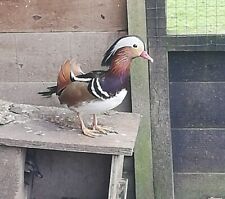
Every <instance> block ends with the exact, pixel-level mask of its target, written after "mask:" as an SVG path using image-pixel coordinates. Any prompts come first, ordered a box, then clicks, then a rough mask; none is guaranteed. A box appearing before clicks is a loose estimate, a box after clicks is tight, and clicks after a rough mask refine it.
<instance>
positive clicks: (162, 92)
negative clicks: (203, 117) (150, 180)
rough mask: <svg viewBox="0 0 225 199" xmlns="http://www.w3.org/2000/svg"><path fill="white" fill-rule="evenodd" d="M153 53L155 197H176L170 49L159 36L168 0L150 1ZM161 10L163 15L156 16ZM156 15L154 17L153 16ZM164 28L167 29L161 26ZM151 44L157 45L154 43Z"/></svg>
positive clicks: (149, 27) (148, 7)
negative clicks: (170, 106) (171, 122)
mask: <svg viewBox="0 0 225 199" xmlns="http://www.w3.org/2000/svg"><path fill="white" fill-rule="evenodd" d="M146 3H147V16H148V21H147V24H148V29H152V31H151V32H149V33H148V39H149V47H150V53H151V55H152V56H153V58H154V63H153V64H151V71H150V96H151V125H152V145H153V168H154V191H155V199H162V198H170V199H173V198H174V180H173V162H172V141H171V128H170V112H169V104H170V103H169V78H168V58H167V54H168V52H167V49H166V48H164V47H162V46H160V43H159V38H160V37H163V36H165V35H166V11H165V8H166V1H165V0H154V1H147V2H146ZM159 9H160V13H161V15H160V17H159V16H158V15H157V14H158V11H159ZM152 15H153V16H154V17H153V19H152V20H150V19H151V16H152ZM153 20H155V22H154V23H151V22H152V21H153ZM159 27H164V28H162V29H161V28H159ZM151 43H153V44H155V45H153V46H151Z"/></svg>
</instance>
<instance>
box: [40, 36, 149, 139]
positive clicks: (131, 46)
mask: <svg viewBox="0 0 225 199" xmlns="http://www.w3.org/2000/svg"><path fill="white" fill-rule="evenodd" d="M144 46H145V45H144V42H143V41H142V40H141V38H139V37H138V36H124V37H121V38H119V39H118V40H117V41H115V42H114V43H113V44H112V45H111V46H110V47H109V49H108V50H107V51H106V52H105V54H104V57H103V60H102V63H101V65H102V66H108V67H109V68H108V70H106V71H104V70H96V71H91V72H88V73H84V72H83V71H82V70H81V68H80V66H79V65H78V64H77V63H76V62H75V61H74V60H71V61H69V60H67V61H65V63H64V64H63V65H62V66H61V68H60V71H59V73H58V79H57V86H53V87H48V91H46V92H39V94H42V95H43V96H46V97H49V96H51V95H52V94H54V93H56V94H57V95H58V99H59V101H60V103H61V104H66V105H67V106H68V107H69V108H70V109H71V110H73V111H75V112H76V113H77V116H78V118H79V122H80V128H81V130H82V132H83V134H84V135H87V136H89V137H95V136H96V135H97V134H99V133H103V134H107V131H108V130H109V129H107V128H105V127H102V126H100V125H98V123H97V117H96V114H97V113H104V112H106V111H108V110H111V109H113V108H115V107H117V106H118V105H120V104H121V103H122V101H123V100H124V98H125V97H126V94H127V86H128V83H129V77H130V67H131V62H132V59H134V58H136V57H142V58H144V59H147V60H150V61H151V62H153V59H152V58H151V57H150V56H149V54H148V53H147V52H146V51H145V47H144ZM83 114H93V123H92V127H91V128H87V127H86V126H85V124H84V121H83V119H82V115H83Z"/></svg>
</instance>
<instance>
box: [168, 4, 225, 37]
mask: <svg viewBox="0 0 225 199" xmlns="http://www.w3.org/2000/svg"><path fill="white" fill-rule="evenodd" d="M167 34H169V35H190V34H191V35H193V34H201V35H208V34H225V1H224V0H167Z"/></svg>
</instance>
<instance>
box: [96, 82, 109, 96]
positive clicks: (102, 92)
mask: <svg viewBox="0 0 225 199" xmlns="http://www.w3.org/2000/svg"><path fill="white" fill-rule="evenodd" d="M96 84H97V87H98V90H99V91H100V92H101V94H102V95H104V96H105V97H109V94H108V93H107V92H106V91H103V90H102V87H101V85H100V83H99V79H98V78H97V79H96Z"/></svg>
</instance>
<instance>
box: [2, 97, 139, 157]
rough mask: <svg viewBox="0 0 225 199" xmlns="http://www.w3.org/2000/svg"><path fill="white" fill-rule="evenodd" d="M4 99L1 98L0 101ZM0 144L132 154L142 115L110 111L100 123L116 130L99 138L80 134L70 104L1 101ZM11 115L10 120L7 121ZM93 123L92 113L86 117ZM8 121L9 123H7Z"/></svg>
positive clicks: (103, 116)
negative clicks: (58, 106) (44, 104)
mask: <svg viewBox="0 0 225 199" xmlns="http://www.w3.org/2000/svg"><path fill="white" fill-rule="evenodd" d="M0 102H1V101H0ZM1 104H4V105H3V106H2V107H5V108H4V110H1V112H0V118H1V119H0V122H1V121H2V122H3V118H4V117H5V118H6V119H5V120H6V121H5V123H6V124H5V125H0V144H1V145H6V146H15V147H25V148H38V149H51V150H62V151H74V152H87V153H100V154H115V155H126V156H131V155H132V153H133V150H134V145H135V139H136V136H137V132H138V126H139V121H140V116H139V115H138V114H132V113H119V112H114V111H113V112H110V113H107V114H104V115H100V116H99V117H98V119H99V123H100V124H102V125H105V126H109V127H112V129H113V130H114V131H115V132H117V133H110V134H108V135H102V136H99V137H96V138H89V137H87V136H84V135H83V134H81V131H80V129H79V127H78V126H79V125H78V122H77V121H76V119H75V118H76V117H75V116H76V114H74V113H73V112H72V111H69V110H68V109H67V108H56V107H43V106H30V105H21V104H13V103H7V102H4V101H2V103H1ZM7 118H8V121H7ZM85 121H86V122H87V123H91V116H90V117H89V118H88V119H87V118H86V120H85ZM7 123H8V124H7Z"/></svg>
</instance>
